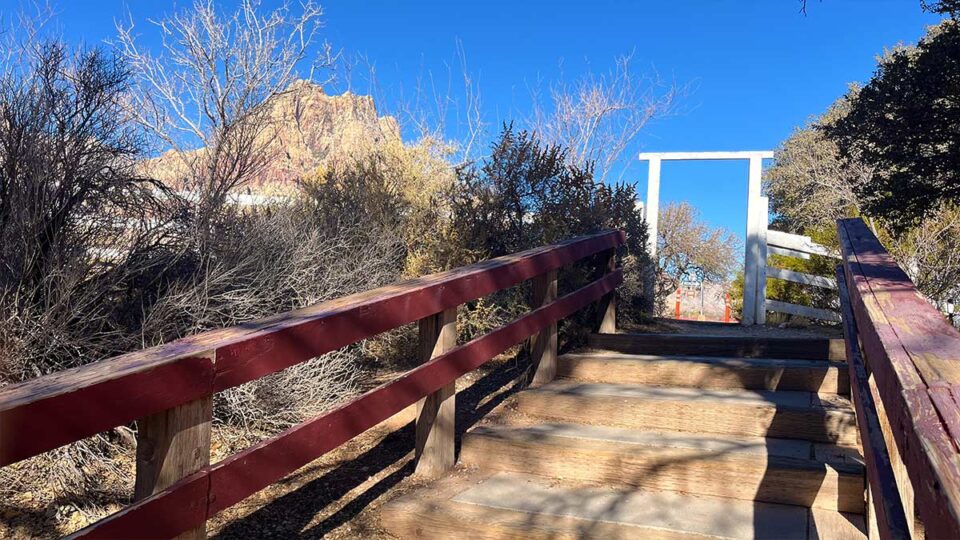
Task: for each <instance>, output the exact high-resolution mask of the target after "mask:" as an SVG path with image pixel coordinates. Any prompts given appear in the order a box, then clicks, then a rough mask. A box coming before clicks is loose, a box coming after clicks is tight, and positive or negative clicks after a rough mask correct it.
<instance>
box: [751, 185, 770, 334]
mask: <svg viewBox="0 0 960 540" xmlns="http://www.w3.org/2000/svg"><path fill="white" fill-rule="evenodd" d="M757 212H758V214H759V215H758V216H757V251H758V255H757V307H756V308H754V315H755V316H756V322H757V324H765V323H766V322H767V226H768V225H769V224H770V206H769V200H768V199H767V198H766V197H760V199H759V203H758V205H757Z"/></svg>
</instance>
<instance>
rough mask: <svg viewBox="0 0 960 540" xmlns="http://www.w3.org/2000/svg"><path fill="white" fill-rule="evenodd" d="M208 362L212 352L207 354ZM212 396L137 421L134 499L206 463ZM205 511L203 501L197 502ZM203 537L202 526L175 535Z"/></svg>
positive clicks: (182, 538)
mask: <svg viewBox="0 0 960 540" xmlns="http://www.w3.org/2000/svg"><path fill="white" fill-rule="evenodd" d="M210 355H211V357H210V358H211V361H213V360H214V358H213V355H214V353H210ZM212 419H213V396H206V397H204V398H200V399H198V400H195V401H191V402H189V403H184V404H183V405H179V406H177V407H173V408H171V409H167V410H165V411H160V412H157V413H154V414H151V415H150V416H147V417H145V418H141V419H140V420H137V472H136V483H135V485H134V500H138V501H139V500H141V499H143V498H146V497H148V496H150V495H153V494H154V493H157V492H159V491H162V490H164V489H166V488H168V487H170V486H171V485H172V484H174V483H176V482H177V481H178V480H180V479H182V478H183V477H185V476H188V475H190V474H193V473H195V472H197V471H198V470H200V469H202V468H203V467H206V466H207V465H209V464H210V425H211V422H212ZM196 504H202V505H203V506H204V508H206V504H207V501H206V500H203V501H197V502H196ZM206 537H207V527H206V524H204V525H201V526H200V527H197V528H196V529H193V530H190V531H185V532H183V533H181V534H180V535H179V536H177V538H178V539H181V540H186V539H190V540H196V539H201V538H206Z"/></svg>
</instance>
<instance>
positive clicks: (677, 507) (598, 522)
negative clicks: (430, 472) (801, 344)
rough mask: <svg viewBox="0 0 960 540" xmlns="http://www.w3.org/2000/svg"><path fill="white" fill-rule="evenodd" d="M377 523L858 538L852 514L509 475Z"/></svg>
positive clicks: (395, 510) (402, 529)
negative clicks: (569, 484)
mask: <svg viewBox="0 0 960 540" xmlns="http://www.w3.org/2000/svg"><path fill="white" fill-rule="evenodd" d="M381 522H382V524H383V526H384V527H386V529H387V531H388V532H390V533H392V534H394V535H396V536H398V537H400V538H444V539H447V538H471V539H473V538H479V539H501V538H531V539H547V538H550V539H557V538H564V539H566V538H569V539H574V538H624V539H626V538H631V539H633V538H644V539H654V540H657V539H680V538H698V539H705V538H715V539H716V538H729V539H748V538H770V539H777V540H790V539H798V540H801V539H803V540H808V539H820V538H824V539H826V538H829V539H831V540H846V539H851V540H852V539H857V540H861V539H863V538H865V536H864V533H863V529H864V527H863V519H862V517H861V516H856V515H845V514H841V513H839V512H834V511H827V510H820V509H813V510H811V509H806V508H802V507H799V506H789V505H778V504H769V503H752V502H748V501H740V500H736V499H728V498H716V497H696V496H692V495H683V494H679V493H671V492H647V491H639V490H615V489H609V488H604V487H584V486H575V487H571V486H566V485H562V484H559V485H558V484H556V483H554V482H551V481H549V480H547V479H544V478H539V477H535V476H527V475H518V474H511V473H497V474H494V475H492V476H484V475H469V474H466V475H464V474H460V475H454V476H448V477H446V478H444V479H443V480H441V481H439V482H436V483H434V484H432V485H430V486H427V487H426V488H423V489H421V490H418V491H415V492H413V493H411V494H409V495H406V496H403V497H401V498H398V499H395V500H393V501H391V502H389V503H387V504H386V505H384V507H383V512H382V514H381Z"/></svg>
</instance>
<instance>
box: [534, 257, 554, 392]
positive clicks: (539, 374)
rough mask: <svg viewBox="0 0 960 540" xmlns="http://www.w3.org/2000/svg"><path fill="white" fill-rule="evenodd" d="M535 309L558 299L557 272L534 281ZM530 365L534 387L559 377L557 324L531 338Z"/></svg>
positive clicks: (552, 271) (549, 273)
mask: <svg viewBox="0 0 960 540" xmlns="http://www.w3.org/2000/svg"><path fill="white" fill-rule="evenodd" d="M531 288H532V292H533V301H532V303H531V305H532V306H534V307H540V306H543V305H546V304H549V303H550V302H553V301H554V300H556V299H557V271H556V270H551V271H550V272H547V273H546V274H544V275H542V276H538V277H536V278H534V279H533V283H532V287H531ZM530 365H531V366H532V368H531V369H533V376H532V380H531V381H530V383H531V384H532V385H534V386H538V385H541V384H546V383H548V382H550V381H552V380H553V379H555V378H556V376H557V323H553V324H551V325H549V326H547V327H546V328H545V329H544V330H543V332H538V333H536V334H534V335H532V336H530Z"/></svg>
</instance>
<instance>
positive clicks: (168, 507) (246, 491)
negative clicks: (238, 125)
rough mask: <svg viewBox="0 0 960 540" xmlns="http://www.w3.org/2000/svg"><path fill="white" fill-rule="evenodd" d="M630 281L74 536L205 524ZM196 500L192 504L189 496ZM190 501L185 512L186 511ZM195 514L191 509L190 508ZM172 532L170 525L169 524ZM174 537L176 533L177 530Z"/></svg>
mask: <svg viewBox="0 0 960 540" xmlns="http://www.w3.org/2000/svg"><path fill="white" fill-rule="evenodd" d="M622 282H623V271H622V270H617V271H616V272H612V273H609V274H607V275H605V276H604V277H603V278H601V279H599V280H597V281H594V282H592V283H591V284H589V285H587V286H585V287H582V288H580V289H578V290H576V291H574V292H572V293H570V294H567V295H565V296H563V297H562V298H560V299H558V300H557V301H555V302H553V303H551V304H549V305H547V306H544V307H541V308H539V309H537V310H535V311H532V312H530V313H529V314H527V315H524V316H523V317H520V318H519V319H517V320H515V321H513V322H512V323H510V324H507V325H506V326H502V327H500V328H498V329H496V330H494V331H492V332H490V333H488V334H485V335H483V336H481V337H479V338H477V339H474V340H472V341H470V342H468V343H465V344H463V345H461V346H459V347H456V348H455V349H453V350H451V351H449V352H447V353H445V354H442V355H440V356H437V357H436V358H434V359H432V360H430V361H429V362H427V363H425V364H423V365H421V366H419V367H417V368H414V369H412V370H410V371H408V372H406V373H404V374H403V375H400V376H399V377H398V378H397V379H396V380H394V381H392V382H389V383H386V384H384V385H382V386H380V387H378V388H375V389H373V390H371V391H369V392H367V393H365V394H363V395H362V396H360V397H358V398H356V399H353V400H351V401H350V402H348V403H346V404H344V405H342V406H340V407H338V408H336V409H334V410H332V411H330V412H328V413H325V414H323V415H320V416H318V417H316V418H314V419H312V420H308V421H306V422H303V423H301V424H299V425H297V426H294V427H292V428H290V429H288V430H286V431H284V432H283V433H281V434H279V435H276V436H274V437H272V438H269V439H267V440H265V441H262V442H260V443H258V444H255V445H253V446H252V447H250V448H248V449H246V450H244V451H242V452H239V453H237V454H233V455H232V456H230V457H228V458H226V459H224V460H222V461H220V462H218V463H215V464H213V465H210V466H209V467H205V468H204V469H202V470H201V471H199V472H198V473H195V474H193V475H191V476H189V477H187V478H186V479H184V480H182V481H181V482H178V483H177V484H175V485H174V486H171V487H170V488H169V489H167V490H164V491H162V492H160V493H157V494H155V495H152V496H150V497H148V498H146V499H144V500H142V501H139V502H137V503H134V504H133V505H131V506H129V507H127V508H126V509H124V510H123V511H121V512H119V513H118V514H114V515H113V516H110V517H108V518H106V519H104V520H101V521H99V522H97V523H95V524H93V525H91V526H89V527H87V528H85V529H83V530H81V531H80V532H78V533H76V535H74V537H75V538H109V537H116V536H111V535H114V534H115V531H124V532H125V533H126V534H124V535H122V536H121V537H128V538H129V537H142V536H144V535H149V534H152V533H151V531H152V527H153V523H151V522H150V521H149V520H150V519H156V516H157V515H158V514H160V513H163V512H166V513H171V514H177V515H175V516H171V517H170V521H171V522H173V523H176V524H177V526H178V527H184V528H182V529H180V530H179V531H176V532H180V531H183V530H187V529H190V528H193V527H196V526H198V525H200V524H201V523H203V521H205V520H206V519H207V518H208V517H209V516H213V515H215V514H217V513H219V512H221V511H223V510H224V509H226V508H228V507H230V506H233V505H234V504H236V503H238V502H240V501H241V500H243V499H244V498H246V497H248V496H250V495H251V494H253V493H256V492H257V491H259V490H261V489H263V488H264V487H266V486H268V485H270V484H272V483H274V482H276V481H277V480H280V479H281V478H283V477H284V476H286V475H287V474H289V473H291V472H293V471H295V470H297V469H298V468H300V467H302V466H304V465H306V464H307V463H309V462H311V461H313V460H314V459H316V458H318V457H320V456H322V455H323V454H325V453H326V452H329V451H330V450H332V449H334V448H337V447H338V446H340V445H341V444H343V443H345V442H347V441H349V440H350V439H352V438H353V437H355V436H357V435H359V434H360V433H363V432H364V431H366V430H367V429H369V428H371V427H373V426H375V425H377V424H379V423H380V422H382V421H384V420H386V419H387V418H389V417H391V416H393V415H394V414H396V413H398V412H400V411H401V410H403V409H404V408H405V407H407V406H409V405H411V404H413V403H416V402H417V401H418V400H420V399H421V398H423V397H425V396H427V395H428V394H431V393H433V392H436V391H438V390H439V389H441V388H442V387H444V386H446V385H448V384H450V382H451V381H453V380H455V379H456V378H457V377H459V376H461V375H463V374H465V373H468V372H470V371H472V370H474V369H476V368H478V367H479V366H481V365H483V364H484V363H485V362H487V361H488V360H490V359H491V358H493V357H494V356H496V355H497V354H500V353H501V352H503V351H505V350H507V349H508V348H510V347H512V346H514V345H516V344H518V343H520V342H522V341H523V340H525V339H527V338H528V337H529V336H531V335H532V334H534V333H536V332H539V331H540V330H542V329H543V328H545V327H546V326H547V325H548V324H550V323H552V322H554V321H556V320H558V319H561V318H564V317H567V316H569V315H570V314H572V313H574V312H575V311H577V310H579V309H582V308H583V307H584V306H586V305H587V304H589V303H591V302H594V301H596V300H597V299H598V298H600V297H601V296H603V295H605V294H607V293H609V292H610V291H612V290H614V289H615V288H616V287H617V286H618V285H619V284H620V283H622ZM198 484H199V485H203V486H205V488H206V489H201V491H202V493H203V497H204V502H206V507H205V510H206V511H205V512H204V513H203V514H202V519H201V520H199V521H196V519H197V518H198V517H201V516H198V515H197V514H196V513H195V512H194V510H193V509H194V506H196V504H197V502H196V501H194V500H191V499H187V500H186V501H185V497H188V496H191V497H192V496H196V495H195V491H193V490H195V489H199V488H196V486H197V485H198ZM187 501H189V502H190V505H187V504H186V502H187ZM180 506H184V507H185V508H184V510H183V511H182V512H181V510H179V508H180ZM188 511H189V512H190V513H189V514H184V512H188ZM164 530H167V529H164ZM170 536H174V535H170Z"/></svg>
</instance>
